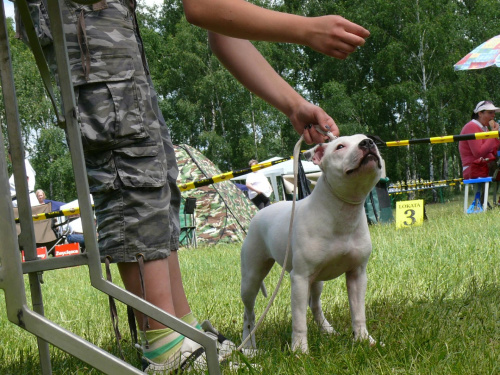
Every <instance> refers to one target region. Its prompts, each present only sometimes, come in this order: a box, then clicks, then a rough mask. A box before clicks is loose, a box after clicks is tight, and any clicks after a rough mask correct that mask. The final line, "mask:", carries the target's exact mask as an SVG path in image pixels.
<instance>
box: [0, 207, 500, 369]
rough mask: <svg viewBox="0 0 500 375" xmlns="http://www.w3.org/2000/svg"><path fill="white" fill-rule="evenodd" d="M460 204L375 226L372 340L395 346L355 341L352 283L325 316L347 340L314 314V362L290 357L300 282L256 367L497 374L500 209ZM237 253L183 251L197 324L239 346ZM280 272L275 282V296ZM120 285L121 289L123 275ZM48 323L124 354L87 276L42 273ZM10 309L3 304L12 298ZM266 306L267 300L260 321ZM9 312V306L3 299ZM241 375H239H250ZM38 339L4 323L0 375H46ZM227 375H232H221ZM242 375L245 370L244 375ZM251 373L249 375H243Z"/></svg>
mask: <svg viewBox="0 0 500 375" xmlns="http://www.w3.org/2000/svg"><path fill="white" fill-rule="evenodd" d="M462 204H463V201H462V200H461V198H457V200H455V201H452V202H449V203H446V204H436V205H427V206H426V212H427V216H428V218H429V220H428V221H426V222H425V223H424V224H423V225H422V226H420V227H411V228H405V229H399V230H396V229H395V227H394V225H376V226H372V227H371V228H370V230H371V234H372V242H373V252H372V257H371V259H370V262H369V264H368V277H369V281H368V291H367V296H366V313H367V321H368V330H369V331H370V333H371V335H372V336H373V337H374V338H375V339H377V340H379V341H382V342H383V343H384V344H385V346H379V345H377V346H376V347H369V346H368V345H366V344H364V343H355V342H353V341H352V335H351V332H350V315H349V306H348V301H347V294H346V290H345V278H344V277H340V278H338V279H336V280H332V281H329V282H326V283H325V288H324V292H323V298H322V301H323V307H324V310H325V315H326V316H327V318H328V319H329V320H330V322H331V323H332V325H333V326H334V328H335V329H336V330H337V331H338V332H340V335H339V336H333V337H329V336H326V335H324V334H321V333H320V332H319V330H318V329H317V328H316V326H315V325H314V323H313V321H312V317H311V315H310V314H309V316H308V320H309V346H310V353H309V354H307V355H304V354H301V355H296V354H294V353H292V352H291V351H290V346H289V345H290V339H291V315H290V302H289V299H290V283H289V279H288V277H286V278H285V279H284V282H283V285H282V287H281V290H280V293H279V294H278V297H277V299H276V301H275V303H274V305H273V306H272V307H271V310H270V311H269V314H268V316H267V317H266V319H265V321H264V323H263V325H262V327H261V328H260V329H259V331H258V332H257V343H258V346H259V348H260V349H262V353H261V355H260V356H259V357H257V358H256V359H255V360H254V362H255V363H258V364H259V365H260V366H261V368H262V371H261V373H263V374H318V375H319V374H492V375H493V374H499V373H500V364H499V363H500V315H499V312H498V310H499V307H500V290H499V280H500V277H499V272H500V271H499V270H500V267H499V260H500V250H499V246H498V242H499V241H498V239H499V234H498V232H497V230H498V227H499V225H498V223H499V220H500V209H495V210H491V211H488V212H487V213H485V214H475V215H465V214H463V212H462V210H463V207H462ZM239 247H240V245H239V244H234V245H221V246H215V247H204V248H198V249H196V250H183V251H181V252H180V257H181V266H182V269H183V278H184V284H185V288H186V292H187V294H188V297H189V299H190V302H191V307H192V309H193V311H194V312H195V314H196V316H197V317H198V319H199V320H200V321H201V320H204V319H210V321H211V322H212V323H213V324H214V326H216V327H217V328H218V329H219V330H220V331H221V332H223V333H224V334H225V335H226V336H228V337H229V338H231V339H232V340H233V341H235V342H236V343H239V342H241V326H242V309H243V307H242V303H241V301H240V298H239ZM279 273H280V268H279V267H275V268H273V270H272V271H271V274H270V275H269V276H268V278H267V279H266V285H267V289H268V292H269V294H271V292H272V290H273V289H274V287H275V285H276V283H277V280H278V277H279ZM114 279H115V281H117V280H119V277H118V275H117V273H116V270H115V274H114ZM44 281H45V283H44V284H43V286H42V288H43V293H44V302H45V310H46V315H47V317H49V318H50V319H52V320H53V321H55V322H56V323H57V324H60V325H61V326H63V327H65V328H68V329H70V330H72V331H73V332H75V333H77V334H78V335H80V336H82V337H84V338H86V339H88V340H89V341H91V342H93V343H94V344H96V345H98V346H100V347H102V348H104V349H106V350H109V351H111V352H112V353H114V354H118V351H117V346H116V344H115V339H114V335H113V332H112V328H111V323H110V318H109V312H108V306H107V297H106V296H104V295H102V294H100V293H99V292H97V291H96V290H94V289H92V288H91V287H90V286H89V280H88V276H87V270H86V268H85V267H77V268H71V269H62V270H57V271H51V272H46V273H45V274H44ZM2 300H3V297H2ZM267 301H268V299H266V298H264V297H263V296H262V295H259V297H258V299H257V307H256V311H257V315H258V316H260V314H261V312H262V311H263V310H264V308H265V306H266V304H267ZM2 304H3V305H4V302H3V301H2ZM118 307H119V313H120V319H121V331H122V334H123V336H124V342H123V346H124V349H125V350H126V356H127V360H128V361H130V362H131V363H133V364H134V365H137V366H139V362H138V360H137V358H136V355H135V353H134V350H133V349H131V345H130V338H129V334H128V327H127V326H126V314H125V309H124V307H123V305H121V304H118ZM51 352H52V365H53V373H54V374H74V373H82V374H88V373H91V374H98V373H99V372H98V371H96V370H93V369H91V368H90V367H89V366H88V365H86V364H85V363H82V362H81V361H79V360H77V359H75V358H73V357H71V356H69V355H67V354H65V353H64V352H62V351H60V350H59V349H57V348H51ZM240 372H241V371H240ZM38 373H40V366H39V362H38V354H37V347H36V340H35V338H34V337H33V336H32V335H30V334H28V333H27V332H25V331H23V330H22V329H21V328H19V327H17V326H15V325H13V324H12V323H10V322H9V321H8V320H7V318H6V316H5V313H4V314H2V315H0V374H16V375H17V374H38ZM223 373H224V374H231V373H236V372H231V371H230V370H229V369H228V368H226V367H223ZM242 373H243V372H242ZM245 373H248V372H245Z"/></svg>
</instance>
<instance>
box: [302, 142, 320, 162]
mask: <svg viewBox="0 0 500 375" xmlns="http://www.w3.org/2000/svg"><path fill="white" fill-rule="evenodd" d="M303 155H304V158H305V159H306V160H307V161H312V162H313V163H314V164H316V165H319V164H321V159H323V156H324V155H325V146H324V144H323V143H320V144H319V145H316V146H314V147H313V148H311V149H310V150H307V151H305V152H304V153H303Z"/></svg>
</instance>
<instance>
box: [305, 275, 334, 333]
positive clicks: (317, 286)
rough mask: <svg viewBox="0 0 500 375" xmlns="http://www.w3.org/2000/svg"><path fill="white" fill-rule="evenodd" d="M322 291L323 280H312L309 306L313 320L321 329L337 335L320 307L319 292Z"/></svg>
mask: <svg viewBox="0 0 500 375" xmlns="http://www.w3.org/2000/svg"><path fill="white" fill-rule="evenodd" d="M322 291H323V281H316V282H313V283H312V285H311V292H310V293H311V295H310V297H309V307H310V308H311V312H312V314H313V317H314V321H315V322H316V323H317V324H318V326H319V328H320V329H321V331H323V332H326V333H330V334H335V335H338V333H337V331H335V330H334V329H333V327H332V326H331V325H330V323H329V322H328V320H326V318H325V315H324V314H323V309H322V307H321V292H322Z"/></svg>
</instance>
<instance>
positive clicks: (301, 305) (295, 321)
mask: <svg viewBox="0 0 500 375" xmlns="http://www.w3.org/2000/svg"><path fill="white" fill-rule="evenodd" d="M290 280H291V284H292V295H291V299H292V301H291V305H292V350H293V351H297V350H299V351H302V352H304V353H307V352H308V347H307V319H306V313H307V301H308V299H309V280H308V279H307V278H306V277H303V276H301V275H297V274H296V273H295V272H294V271H293V270H292V272H291V273H290Z"/></svg>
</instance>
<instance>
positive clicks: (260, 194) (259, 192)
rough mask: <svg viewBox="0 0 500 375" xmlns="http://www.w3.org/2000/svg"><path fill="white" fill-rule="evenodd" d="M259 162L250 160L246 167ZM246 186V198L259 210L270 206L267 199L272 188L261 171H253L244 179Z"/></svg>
mask: <svg viewBox="0 0 500 375" xmlns="http://www.w3.org/2000/svg"><path fill="white" fill-rule="evenodd" d="M258 163H259V162H258V161H257V160H255V159H252V160H250V161H249V162H248V165H249V166H250V167H251V166H252V165H256V164H258ZM246 186H247V188H248V198H249V199H250V200H251V201H252V202H253V204H255V205H256V206H257V208H258V209H259V210H262V209H263V208H264V207H267V206H269V205H270V204H271V201H270V200H269V197H270V196H271V194H272V192H273V188H272V186H271V184H270V183H269V180H268V179H267V177H266V176H264V174H263V173H262V171H255V172H252V173H250V174H249V175H248V176H247V179H246Z"/></svg>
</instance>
